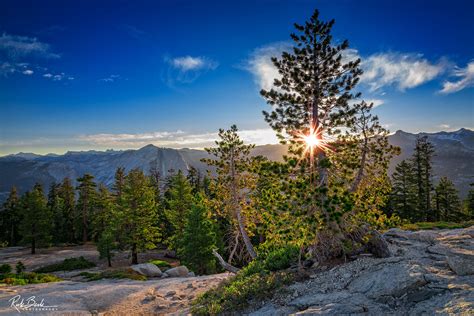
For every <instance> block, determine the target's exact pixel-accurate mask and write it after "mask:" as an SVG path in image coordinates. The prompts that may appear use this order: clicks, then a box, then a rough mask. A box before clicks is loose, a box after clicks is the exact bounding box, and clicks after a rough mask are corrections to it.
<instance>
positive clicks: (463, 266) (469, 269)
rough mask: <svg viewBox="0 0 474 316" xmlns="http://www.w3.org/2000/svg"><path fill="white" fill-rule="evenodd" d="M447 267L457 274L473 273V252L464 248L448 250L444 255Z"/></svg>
mask: <svg viewBox="0 0 474 316" xmlns="http://www.w3.org/2000/svg"><path fill="white" fill-rule="evenodd" d="M446 261H447V262H448V265H449V267H450V268H451V270H453V271H454V272H455V273H456V274H457V275H471V274H474V252H473V251H469V250H466V249H463V250H461V249H459V250H456V251H450V252H449V253H448V254H447V255H446Z"/></svg>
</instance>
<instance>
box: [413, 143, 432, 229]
mask: <svg viewBox="0 0 474 316" xmlns="http://www.w3.org/2000/svg"><path fill="white" fill-rule="evenodd" d="M433 155H434V147H433V144H431V143H430V142H429V141H428V137H427V136H422V137H418V138H417V140H416V144H415V151H414V153H413V157H412V164H413V166H414V173H415V182H416V186H417V191H418V194H417V198H418V199H417V212H418V215H419V219H418V220H423V221H426V220H434V217H435V216H434V214H433V211H432V207H431V193H432V191H433V183H432V166H431V163H432V159H433Z"/></svg>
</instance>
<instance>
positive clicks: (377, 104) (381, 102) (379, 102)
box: [365, 99, 385, 108]
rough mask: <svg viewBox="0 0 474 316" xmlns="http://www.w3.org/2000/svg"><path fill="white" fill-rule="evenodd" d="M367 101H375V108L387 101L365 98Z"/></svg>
mask: <svg viewBox="0 0 474 316" xmlns="http://www.w3.org/2000/svg"><path fill="white" fill-rule="evenodd" d="M365 102H366V103H368V104H370V103H373V104H374V105H373V108H376V107H378V106H380V105H382V104H384V103H385V101H384V100H381V99H368V100H365Z"/></svg>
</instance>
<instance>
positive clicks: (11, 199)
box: [0, 187, 21, 246]
mask: <svg viewBox="0 0 474 316" xmlns="http://www.w3.org/2000/svg"><path fill="white" fill-rule="evenodd" d="M20 222H21V214H20V198H19V197H18V193H17V190H16V188H15V187H12V188H11V190H10V195H9V196H8V198H7V200H6V201H5V203H4V204H3V209H2V210H1V212H0V244H1V243H2V242H6V243H7V244H8V245H10V246H16V245H17V243H18V241H19V240H20V235H19V226H20Z"/></svg>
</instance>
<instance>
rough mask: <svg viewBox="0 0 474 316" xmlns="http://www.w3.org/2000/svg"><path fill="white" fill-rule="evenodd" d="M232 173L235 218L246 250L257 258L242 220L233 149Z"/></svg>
mask: <svg viewBox="0 0 474 316" xmlns="http://www.w3.org/2000/svg"><path fill="white" fill-rule="evenodd" d="M230 164H231V166H230V172H231V179H232V180H231V181H232V182H231V187H232V188H231V194H232V204H233V206H234V212H235V216H236V218H237V223H238V225H239V231H240V235H242V239H243V241H244V244H245V248H246V249H247V252H248V253H249V255H250V257H251V258H252V259H255V258H257V253H256V252H255V250H254V248H253V245H252V242H251V241H250V238H249V236H248V234H247V231H246V230H245V224H244V219H243V218H242V213H241V209H240V203H239V198H238V192H237V188H238V186H237V179H236V174H235V161H234V152H233V149H232V154H231V161H230Z"/></svg>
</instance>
